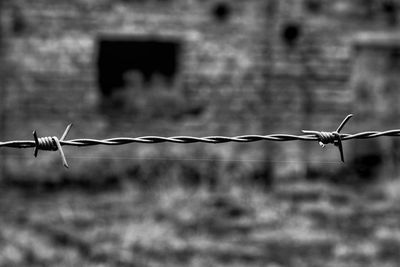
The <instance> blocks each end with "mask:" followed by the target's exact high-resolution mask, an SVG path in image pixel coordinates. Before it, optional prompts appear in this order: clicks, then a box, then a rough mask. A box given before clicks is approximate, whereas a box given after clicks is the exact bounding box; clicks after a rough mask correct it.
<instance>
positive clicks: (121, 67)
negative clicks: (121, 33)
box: [97, 37, 181, 96]
mask: <svg viewBox="0 0 400 267" xmlns="http://www.w3.org/2000/svg"><path fill="white" fill-rule="evenodd" d="M180 49H181V46H180V43H179V42H178V41H174V40H156V39H146V40H144V39H129V38H125V37H124V38H122V37H119V38H118V37H117V38H103V39H100V40H99V50H98V61H97V71H98V83H99V88H100V90H101V92H102V93H103V94H104V95H106V96H109V95H111V94H112V92H113V91H114V90H118V89H121V88H124V87H125V86H126V82H127V81H126V76H127V75H129V74H130V73H135V75H136V76H137V75H138V76H140V77H136V78H140V80H141V82H142V85H144V86H146V85H150V84H151V83H152V82H153V81H154V82H155V80H156V79H160V78H161V79H163V80H164V81H165V82H166V83H167V84H172V83H173V82H174V80H175V78H176V75H177V72H178V60H179V52H180Z"/></svg>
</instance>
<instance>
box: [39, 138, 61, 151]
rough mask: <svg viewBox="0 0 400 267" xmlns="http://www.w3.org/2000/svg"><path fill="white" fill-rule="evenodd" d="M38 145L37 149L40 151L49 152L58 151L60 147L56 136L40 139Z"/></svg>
mask: <svg viewBox="0 0 400 267" xmlns="http://www.w3.org/2000/svg"><path fill="white" fill-rule="evenodd" d="M37 141H38V143H37V145H36V148H37V149H38V150H47V151H57V150H58V145H57V143H59V142H60V141H59V140H58V138H57V137H56V136H53V137H50V136H48V137H40V138H38V140H37Z"/></svg>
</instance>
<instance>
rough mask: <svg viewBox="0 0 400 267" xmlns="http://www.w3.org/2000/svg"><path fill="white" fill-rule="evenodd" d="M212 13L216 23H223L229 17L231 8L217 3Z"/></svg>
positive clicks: (225, 4)
mask: <svg viewBox="0 0 400 267" xmlns="http://www.w3.org/2000/svg"><path fill="white" fill-rule="evenodd" d="M212 13H213V15H214V18H215V19H216V20H217V21H219V22H225V21H227V20H228V19H229V17H230V14H231V8H230V7H229V6H228V4H227V3H218V4H216V5H215V6H214V8H213V10H212Z"/></svg>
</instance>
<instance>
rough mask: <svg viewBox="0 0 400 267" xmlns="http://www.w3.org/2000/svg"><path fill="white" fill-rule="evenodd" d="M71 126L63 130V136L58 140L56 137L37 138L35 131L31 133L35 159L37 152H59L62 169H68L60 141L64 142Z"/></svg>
mask: <svg viewBox="0 0 400 267" xmlns="http://www.w3.org/2000/svg"><path fill="white" fill-rule="evenodd" d="M71 126H72V124H69V125H68V126H67V128H66V129H65V131H64V133H63V135H62V136H61V138H60V139H58V137H57V136H52V137H51V136H46V137H40V138H38V137H37V133H36V131H33V138H34V139H35V151H34V155H35V157H37V155H38V152H39V150H47V151H57V150H59V151H60V155H61V159H62V162H63V165H64V167H66V168H68V163H67V160H66V158H65V155H64V151H63V149H62V145H61V142H60V141H64V139H65V137H66V136H67V134H68V132H69V130H70V129H71Z"/></svg>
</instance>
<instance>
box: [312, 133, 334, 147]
mask: <svg viewBox="0 0 400 267" xmlns="http://www.w3.org/2000/svg"><path fill="white" fill-rule="evenodd" d="M315 135H316V136H317V137H318V141H319V144H320V146H322V147H324V146H325V145H327V144H336V143H337V142H338V138H340V134H339V133H338V132H316V133H315Z"/></svg>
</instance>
